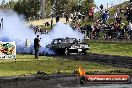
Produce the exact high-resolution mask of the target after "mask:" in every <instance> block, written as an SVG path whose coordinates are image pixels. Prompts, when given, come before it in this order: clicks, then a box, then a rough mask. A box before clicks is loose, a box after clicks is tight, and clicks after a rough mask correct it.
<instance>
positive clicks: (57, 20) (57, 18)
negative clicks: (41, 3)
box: [56, 15, 60, 23]
mask: <svg viewBox="0 0 132 88" xmlns="http://www.w3.org/2000/svg"><path fill="white" fill-rule="evenodd" d="M59 20H60V17H59V15H57V16H56V23H57V22H59Z"/></svg>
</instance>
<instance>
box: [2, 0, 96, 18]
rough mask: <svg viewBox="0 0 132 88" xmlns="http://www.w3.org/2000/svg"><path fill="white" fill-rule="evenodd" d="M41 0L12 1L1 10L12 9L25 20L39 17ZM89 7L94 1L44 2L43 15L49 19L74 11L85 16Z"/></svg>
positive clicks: (59, 0)
mask: <svg viewBox="0 0 132 88" xmlns="http://www.w3.org/2000/svg"><path fill="white" fill-rule="evenodd" d="M41 5H42V0H18V1H17V2H14V1H13V0H11V1H9V2H8V3H6V4H5V5H4V6H0V7H1V8H7V9H13V10H14V11H16V12H17V13H18V14H23V15H25V17H26V18H30V17H33V16H35V17H39V16H40V14H41V9H42V7H41ZM91 6H94V0H46V4H45V13H46V14H45V15H46V17H51V14H54V15H62V13H64V14H66V15H69V14H70V13H73V12H75V11H77V12H81V13H82V14H83V15H87V14H88V11H89V9H90V8H91Z"/></svg>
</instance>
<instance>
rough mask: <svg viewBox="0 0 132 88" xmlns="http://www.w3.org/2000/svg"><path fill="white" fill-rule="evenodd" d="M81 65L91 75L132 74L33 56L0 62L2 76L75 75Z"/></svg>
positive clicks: (110, 68)
mask: <svg viewBox="0 0 132 88" xmlns="http://www.w3.org/2000/svg"><path fill="white" fill-rule="evenodd" d="M80 65H81V66H82V67H84V68H85V69H86V70H87V72H89V73H92V72H98V73H99V72H101V73H107V72H110V71H111V70H119V69H120V70H123V69H124V71H126V70H127V71H129V72H131V70H130V69H125V68H116V67H112V66H109V65H101V64H97V63H93V62H88V61H87V62H86V61H74V60H68V59H64V58H53V57H46V56H40V59H34V56H33V55H17V59H16V60H14V59H13V60H0V76H16V75H30V74H34V73H37V71H43V72H46V73H48V74H53V73H57V72H58V71H60V72H62V73H73V72H74V70H78V67H79V66H80ZM108 69H109V70H110V71H109V70H108Z"/></svg>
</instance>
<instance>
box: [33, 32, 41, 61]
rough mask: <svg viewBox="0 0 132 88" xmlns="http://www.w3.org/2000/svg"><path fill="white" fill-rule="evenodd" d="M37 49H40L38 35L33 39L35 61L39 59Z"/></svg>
mask: <svg viewBox="0 0 132 88" xmlns="http://www.w3.org/2000/svg"><path fill="white" fill-rule="evenodd" d="M39 48H40V39H39V35H37V38H35V39H34V50H35V58H36V59H38V57H39Z"/></svg>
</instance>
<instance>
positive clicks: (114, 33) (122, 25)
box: [71, 4, 132, 39]
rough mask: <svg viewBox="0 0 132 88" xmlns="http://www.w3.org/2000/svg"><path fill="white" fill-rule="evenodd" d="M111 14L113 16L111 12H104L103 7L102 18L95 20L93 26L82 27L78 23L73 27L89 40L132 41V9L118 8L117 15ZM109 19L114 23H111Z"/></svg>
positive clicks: (101, 10) (101, 7)
mask: <svg viewBox="0 0 132 88" xmlns="http://www.w3.org/2000/svg"><path fill="white" fill-rule="evenodd" d="M130 5H131V4H130ZM109 14H111V13H110V12H109V10H108V9H105V10H104V9H103V5H101V6H100V17H99V18H97V19H95V21H94V22H93V24H88V25H84V26H82V25H81V24H79V22H76V23H75V24H71V26H72V28H73V29H78V30H80V31H82V32H83V33H85V35H86V36H85V37H86V38H89V39H101V38H103V39H132V7H131V6H128V7H127V8H125V9H122V8H120V9H119V8H117V10H116V11H115V14H113V15H112V16H110V15H109ZM109 19H112V20H113V21H111V22H110V21H108V20H109ZM124 21H126V22H124Z"/></svg>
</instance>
